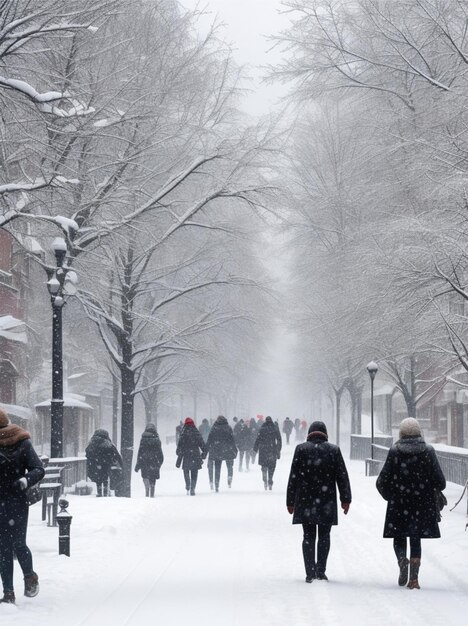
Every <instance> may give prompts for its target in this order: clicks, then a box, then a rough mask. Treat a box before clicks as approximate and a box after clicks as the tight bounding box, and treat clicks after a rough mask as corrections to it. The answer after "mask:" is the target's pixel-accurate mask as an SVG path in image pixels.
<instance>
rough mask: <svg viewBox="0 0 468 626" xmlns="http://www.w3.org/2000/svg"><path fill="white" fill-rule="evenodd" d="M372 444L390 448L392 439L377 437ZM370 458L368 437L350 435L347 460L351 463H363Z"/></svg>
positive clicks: (385, 436) (369, 440) (388, 436)
mask: <svg viewBox="0 0 468 626" xmlns="http://www.w3.org/2000/svg"><path fill="white" fill-rule="evenodd" d="M374 443H375V444H377V445H379V446H385V447H387V448H390V446H391V445H392V443H393V437H392V436H390V435H377V436H376V437H374ZM370 456H371V438H370V436H369V435H351V446H350V454H349V458H350V459H351V460H353V461H356V460H357V461H364V459H367V458H369V457H370Z"/></svg>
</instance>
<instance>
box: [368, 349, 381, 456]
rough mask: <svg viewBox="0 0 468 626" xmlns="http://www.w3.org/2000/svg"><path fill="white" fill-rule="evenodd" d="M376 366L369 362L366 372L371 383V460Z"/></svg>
mask: <svg viewBox="0 0 468 626" xmlns="http://www.w3.org/2000/svg"><path fill="white" fill-rule="evenodd" d="M378 369H379V368H378V366H377V363H375V361H371V362H370V363H368V364H367V371H368V372H369V376H370V381H371V396H370V407H371V408H370V413H371V459H373V458H374V378H375V375H376V374H377V371H378Z"/></svg>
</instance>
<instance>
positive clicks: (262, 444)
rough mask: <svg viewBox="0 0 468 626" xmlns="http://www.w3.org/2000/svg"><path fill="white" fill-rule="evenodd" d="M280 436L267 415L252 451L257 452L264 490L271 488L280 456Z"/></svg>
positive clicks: (276, 427)
mask: <svg viewBox="0 0 468 626" xmlns="http://www.w3.org/2000/svg"><path fill="white" fill-rule="evenodd" d="M281 444H282V442H281V435H280V431H279V428H278V426H277V425H276V424H274V423H273V420H272V419H271V417H270V416H269V415H268V416H267V417H266V418H265V423H264V424H262V425H261V426H260V430H259V431H258V435H257V439H256V441H255V444H254V448H253V449H254V451H255V452H257V451H258V464H259V465H260V466H261V468H262V476H263V484H264V486H265V490H266V489H270V491H271V489H272V487H273V474H274V473H275V468H276V461H277V460H278V459H279V458H280V454H281Z"/></svg>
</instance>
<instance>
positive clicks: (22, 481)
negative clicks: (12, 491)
mask: <svg viewBox="0 0 468 626" xmlns="http://www.w3.org/2000/svg"><path fill="white" fill-rule="evenodd" d="M14 486H15V487H16V489H19V490H20V491H24V490H25V489H27V488H28V481H27V479H26V478H25V477H24V476H23V478H19V479H18V480H16V481H15V483H14Z"/></svg>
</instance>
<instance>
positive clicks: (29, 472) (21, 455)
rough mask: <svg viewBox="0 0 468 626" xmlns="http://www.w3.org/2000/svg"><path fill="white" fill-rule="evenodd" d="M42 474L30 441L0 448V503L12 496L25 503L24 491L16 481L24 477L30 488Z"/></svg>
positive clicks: (26, 440)
mask: <svg viewBox="0 0 468 626" xmlns="http://www.w3.org/2000/svg"><path fill="white" fill-rule="evenodd" d="M44 474H45V471H44V466H43V465H42V462H41V460H40V459H39V457H38V456H37V454H36V451H35V450H34V448H33V445H32V443H31V440H30V439H23V440H22V441H19V442H18V443H16V444H15V445H12V446H5V447H3V446H2V447H0V503H1V502H3V501H6V502H8V499H9V498H10V497H12V496H14V497H15V498H18V499H20V500H24V501H25V502H26V501H27V494H26V490H21V489H20V488H19V487H18V483H17V481H18V480H19V479H20V478H23V477H24V478H26V480H27V481H28V487H32V486H33V485H35V484H36V483H38V482H39V481H40V480H41V479H42V478H43V477H44Z"/></svg>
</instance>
